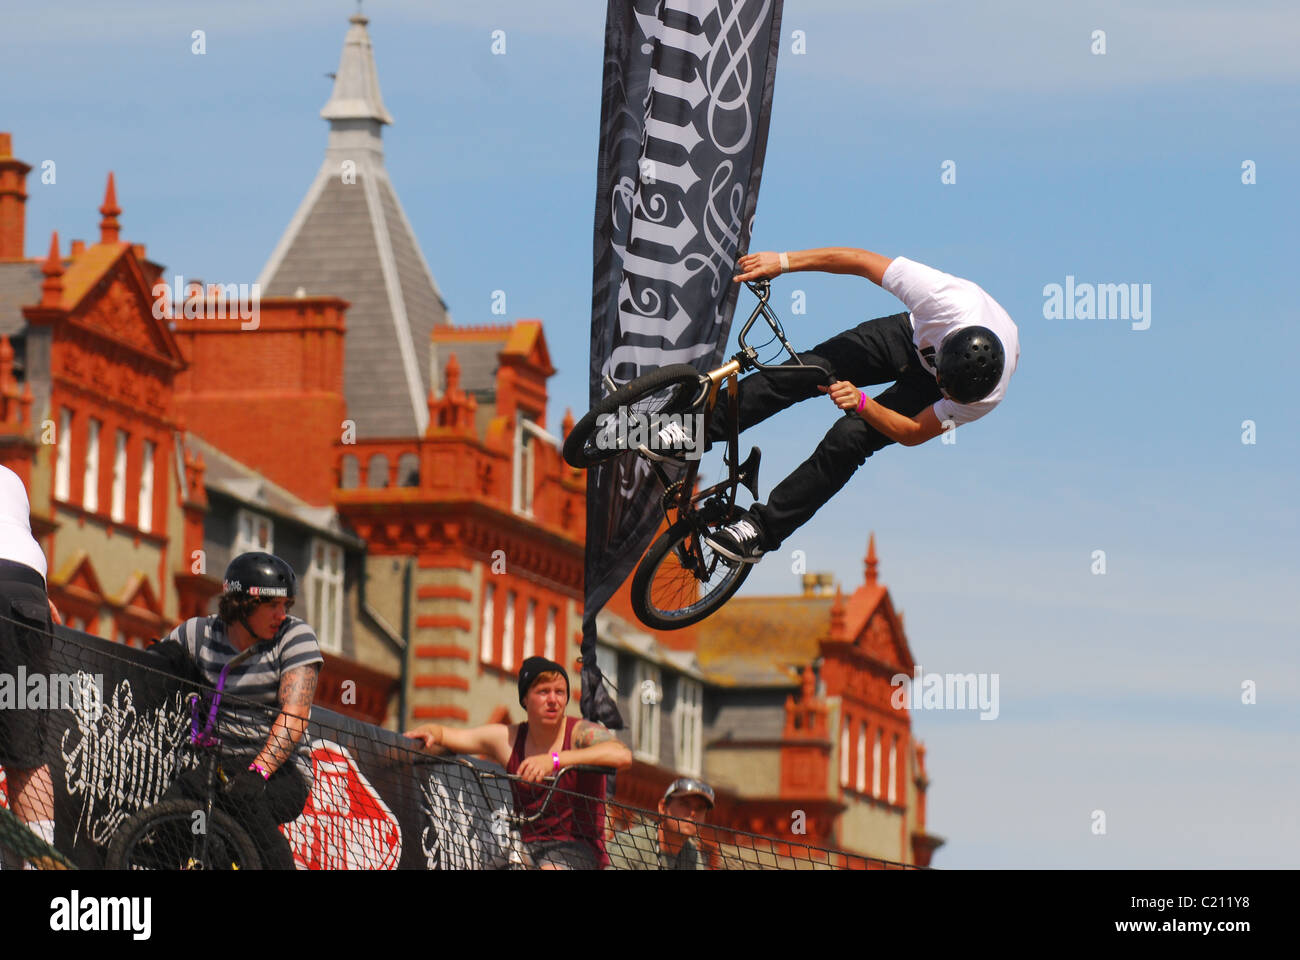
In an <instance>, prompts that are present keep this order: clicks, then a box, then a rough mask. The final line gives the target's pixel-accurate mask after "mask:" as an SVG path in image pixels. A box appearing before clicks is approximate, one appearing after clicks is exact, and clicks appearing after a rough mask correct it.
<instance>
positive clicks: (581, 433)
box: [564, 363, 707, 468]
mask: <svg viewBox="0 0 1300 960" xmlns="http://www.w3.org/2000/svg"><path fill="white" fill-rule="evenodd" d="M701 379H702V378H701V375H700V372H699V371H698V370H696V369H695V368H694V367H692V366H691V365H690V364H689V363H674V364H670V365H669V366H666V367H660V368H659V369H658V370H651V371H650V372H649V373H647V374H646V375H645V376H642V377H637V378H636V379H635V380H633V381H631V382H630V383H627V384H625V385H623V386H622V387H619V388H618V389H617V390H615V391H614V392H613V393H611V394H610V395H609V396H607V397H605V398H604V399H602V400H601V401H600V402H599V403H597V404H596V405H595V406H594V407H592V408H591V409H590V410H589V411H587V414H586V416H584V417H583V418H582V419H581V420H579V421H578V422H577V423H576V424H574V425H573V429H572V430H571V431H569V435H568V436H567V437H565V438H564V459H565V462H567V463H568V464H569V466H571V467H584V468H585V467H592V466H595V465H596V464H598V463H601V462H603V461H605V460H609V459H611V458H612V457H616V456H618V455H619V454H620V453H622V452H623V451H625V450H627V449H635V447H634V446H632V444H630V443H626V442H624V440H622V439H620V437H619V436H618V429H617V428H618V426H619V424H620V417H622V418H623V419H622V422H623V423H627V422H628V421H631V422H632V423H634V424H636V423H639V424H641V425H642V426H650V425H651V424H652V423H653V421H652V418H653V417H655V415H656V414H665V413H683V412H685V411H687V410H690V409H691V408H692V407H694V406H695V404H696V403H697V402H698V400H699V399H700V396H701V393H702V391H703V386H704V385H703V384H702V383H701ZM705 382H706V383H707V381H705Z"/></svg>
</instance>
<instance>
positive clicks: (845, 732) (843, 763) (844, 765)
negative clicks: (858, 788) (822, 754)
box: [840, 716, 849, 787]
mask: <svg viewBox="0 0 1300 960" xmlns="http://www.w3.org/2000/svg"><path fill="white" fill-rule="evenodd" d="M848 785H849V718H848V717H847V716H846V717H845V718H844V724H843V725H842V726H841V727H840V786H841V787H847V786H848Z"/></svg>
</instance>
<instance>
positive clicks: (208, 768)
mask: <svg viewBox="0 0 1300 960" xmlns="http://www.w3.org/2000/svg"><path fill="white" fill-rule="evenodd" d="M9 626H17V627H22V628H23V629H24V630H26V631H27V640H28V641H31V640H32V638H35V637H39V639H40V640H41V641H42V642H41V643H40V644H36V643H34V642H24V643H17V644H15V643H14V641H13V640H12V637H14V636H18V635H19V634H21V633H23V630H15V631H13V632H12V633H8V632H6V633H4V634H3V636H4V637H9V638H11V639H9V640H8V641H7V642H8V644H9V648H8V650H7V653H5V654H4V656H5V660H4V662H3V669H0V711H2V712H4V713H7V716H6V717H3V718H0V719H2V720H3V721H5V722H7V723H8V726H7V728H6V729H7V731H8V733H9V734H10V735H11V737H12V742H10V743H9V745H8V747H9V748H8V749H7V750H6V751H5V757H6V759H9V760H11V761H17V762H11V763H9V764H8V765H7V766H6V769H5V773H6V780H5V786H6V787H7V789H8V806H9V808H10V811H12V812H6V813H4V814H2V815H0V846H3V847H4V848H6V867H13V866H17V865H19V864H20V863H23V862H27V863H31V864H34V865H36V866H40V867H45V868H49V867H56V866H58V867H62V866H76V867H80V868H83V869H85V868H90V869H100V868H105V867H107V868H110V869H128V868H129V869H184V868H187V867H190V868H193V867H199V866H201V867H204V868H206V869H231V868H240V869H250V868H259V867H261V868H277V867H278V868H291V867H298V868H307V869H547V868H597V867H599V868H605V869H688V870H689V869H695V870H718V869H724V870H732V869H744V870H754V869H758V870H772V869H796V870H798V869H805V870H817V869H905V868H906V865H905V864H901V863H895V862H891V861H886V860H880V859H875V858H870V857H863V856H858V855H853V854H848V853H844V852H841V851H835V850H830V849H825V848H820V847H816V846H812V845H809V844H806V843H802V842H799V840H798V838H796V837H793V836H791V837H785V838H775V837H766V836H761V835H758V834H754V833H746V832H744V831H740V830H735V829H729V828H726V827H723V826H720V825H716V824H712V823H710V822H709V814H708V812H707V811H706V812H702V814H700V813H696V814H692V815H690V816H678V817H673V816H668V815H665V814H661V813H659V812H658V811H647V810H643V809H639V808H637V807H634V806H630V805H628V804H624V803H621V802H619V800H618V799H617V792H616V789H615V790H613V791H611V789H610V787H611V786H616V783H617V779H616V778H611V777H608V776H606V774H607V773H608V771H605V770H603V769H600V768H591V767H578V768H571V769H567V770H566V771H564V772H562V773H561V774H560V775H559V776H558V777H556V778H554V779H551V780H547V781H542V782H540V783H528V782H525V781H523V780H521V779H519V778H518V777H511V776H508V775H507V774H506V773H505V771H504V770H503V769H502V768H501V767H499V766H497V765H496V764H491V763H487V762H485V761H482V760H479V759H476V758H468V757H458V756H452V755H441V756H439V755H434V754H432V753H430V752H428V751H426V750H424V749H423V748H420V747H419V744H418V743H417V742H416V741H413V740H410V739H408V738H406V737H403V736H401V735H399V734H397V733H394V732H392V731H389V730H384V729H382V728H380V727H376V726H374V725H370V724H365V723H361V722H359V721H356V720H353V719H351V718H349V717H345V716H342V715H340V714H337V713H334V712H332V711H329V710H324V709H322V708H320V707H315V708H312V709H311V714H310V720H307V721H301V720H298V719H296V718H294V717H293V716H292V715H289V714H288V713H285V712H282V711H281V709H280V706H279V703H280V700H281V697H282V696H283V695H284V691H283V689H281V688H279V687H277V685H276V684H277V682H280V683H282V682H283V678H282V677H275V678H269V682H268V683H265V684H262V685H261V686H258V685H257V684H256V683H254V684H252V685H251V686H250V684H249V683H247V682H245V681H246V680H247V677H246V676H245V677H242V679H241V680H240V682H238V683H232V682H229V681H230V677H231V676H234V675H235V673H236V671H235V670H234V669H231V670H229V671H227V675H226V676H225V677H224V678H223V677H221V676H219V677H218V678H217V680H216V682H215V683H213V682H210V680H211V678H210V677H208V676H205V675H204V674H203V672H202V671H199V670H198V669H197V668H196V665H195V664H194V663H193V660H192V659H191V658H190V657H189V656H188V654H187V653H186V652H185V651H184V649H183V648H181V647H180V646H179V645H178V644H175V643H159V644H155V645H154V646H153V647H151V648H150V649H149V650H146V651H140V650H135V649H132V648H129V647H124V646H121V645H118V644H114V643H110V642H108V641H106V640H103V639H102V638H99V637H94V636H91V635H89V634H85V633H80V632H78V631H73V630H67V629H64V628H62V627H56V628H54V629H53V630H52V631H50V632H45V631H44V630H39V629H33V625H32V624H27V623H21V624H20V623H11V624H9ZM0 642H6V641H3V640H0ZM230 652H233V651H230ZM245 666H247V669H248V670H254V669H255V668H254V667H253V666H248V665H245ZM236 690H237V692H235V691H236ZM250 765H256V766H259V767H262V768H263V771H262V772H259V771H258V770H256V769H250ZM268 771H269V772H270V776H269V778H267V777H266V776H265V775H264V773H265V772H268Z"/></svg>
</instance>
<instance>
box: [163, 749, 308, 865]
mask: <svg viewBox="0 0 1300 960" xmlns="http://www.w3.org/2000/svg"><path fill="white" fill-rule="evenodd" d="M246 766H247V758H244V759H242V760H240V759H235V758H233V757H223V758H222V768H223V769H224V770H225V771H226V772H227V775H230V774H238V773H240V772H242V771H243V770H244V768H245V767H246ZM217 790H218V791H220V790H221V787H220V785H219V784H218V786H217ZM310 793H311V787H310V785H309V784H308V783H307V782H306V781H305V780H303V778H302V775H301V774H299V773H298V771H297V770H295V769H294V768H293V762H292V761H291V760H290V761H287V762H286V763H285V764H283V765H282V766H281V767H280V769H278V770H276V771H275V773H273V774H271V779H270V780H268V781H266V789H265V792H263V793H261V794H260V795H258V796H256V797H255V798H253V799H251V800H250V799H247V798H240V799H235V798H232V797H229V796H225V795H223V794H221V793H220V792H219V793H218V795H217V798H216V801H217V805H218V806H219V807H220V808H221V809H222V810H224V811H225V812H226V813H228V814H230V815H231V816H232V817H234V818H235V820H237V821H238V822H239V824H240V826H242V827H243V828H244V829H245V830H247V831H248V835H249V836H250V837H252V838H253V843H254V844H255V845H256V847H257V849H258V852H259V853H260V854H261V856H262V864H263V867H264V868H265V869H268V870H293V869H294V867H295V865H294V862H293V851H292V849H291V848H290V847H289V841H288V840H286V839H285V836H284V834H283V833H281V832H280V830H279V825H280V824H282V823H289V822H290V821H292V820H296V819H298V816H299V815H300V814H301V813H302V811H303V807H305V806H306V805H307V797H308V795H309V794H310ZM166 795H168V796H182V797H185V798H187V799H190V800H195V801H199V802H202V801H203V800H204V799H205V798H206V795H207V777H206V771H205V770H203V769H202V768H199V769H197V770H188V771H186V772H185V773H182V774H181V775H180V776H178V777H177V778H176V779H175V780H173V781H172V784H171V786H170V787H168V789H167V794H166Z"/></svg>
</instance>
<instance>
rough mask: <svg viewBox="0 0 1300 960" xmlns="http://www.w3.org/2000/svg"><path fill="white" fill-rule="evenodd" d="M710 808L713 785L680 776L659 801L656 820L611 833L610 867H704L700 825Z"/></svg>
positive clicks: (668, 868)
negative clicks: (612, 835) (612, 834)
mask: <svg viewBox="0 0 1300 960" xmlns="http://www.w3.org/2000/svg"><path fill="white" fill-rule="evenodd" d="M712 809H713V788H712V787H710V786H709V785H708V784H707V783H705V782H704V781H702V780H696V779H695V778H694V777H679V778H677V779H676V780H674V781H673V782H672V783H670V784H669V785H668V789H667V790H666V791H665V792H664V795H663V799H661V800H660V801H659V819H658V821H657V822H653V821H643V822H641V823H638V824H636V825H635V826H633V827H631V828H630V829H628V830H620V831H618V832H617V833H615V834H614V837H613V839H612V840H610V843H609V859H610V868H611V869H613V870H707V869H709V858H708V854H706V853H705V852H704V850H703V849H702V848H701V847H700V838H699V828H700V824H701V823H703V822H704V819H705V817H707V816H708V814H709V811H710V810H712Z"/></svg>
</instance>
